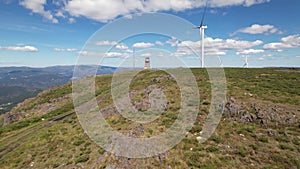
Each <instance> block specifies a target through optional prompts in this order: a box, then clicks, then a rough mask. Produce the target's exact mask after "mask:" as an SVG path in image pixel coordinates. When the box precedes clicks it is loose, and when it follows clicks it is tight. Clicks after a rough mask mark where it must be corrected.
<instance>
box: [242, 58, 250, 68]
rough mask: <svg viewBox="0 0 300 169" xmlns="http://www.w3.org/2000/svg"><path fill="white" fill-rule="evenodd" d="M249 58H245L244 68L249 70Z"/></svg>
mask: <svg viewBox="0 0 300 169" xmlns="http://www.w3.org/2000/svg"><path fill="white" fill-rule="evenodd" d="M248 65H249V64H248V56H247V55H246V56H245V64H244V66H243V68H248Z"/></svg>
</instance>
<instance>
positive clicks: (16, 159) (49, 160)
mask: <svg viewBox="0 0 300 169" xmlns="http://www.w3.org/2000/svg"><path fill="white" fill-rule="evenodd" d="M192 72H193V73H194V75H195V78H196V81H197V84H198V87H199V93H200V97H201V98H200V108H199V112H198V116H197V120H196V122H195V123H194V126H193V128H192V129H191V130H190V131H189V132H187V133H186V136H185V138H184V139H183V140H182V141H181V142H180V143H179V144H177V145H176V146H175V147H173V148H172V149H171V150H169V151H167V152H165V153H161V154H157V155H155V156H153V157H149V158H145V159H131V158H125V157H121V156H116V155H114V154H112V153H110V152H106V151H105V150H104V149H103V148H101V147H100V146H98V145H97V144H96V143H95V142H93V141H92V140H91V139H90V138H89V137H88V134H87V133H86V132H85V131H84V130H83V129H82V126H81V125H80V123H79V121H78V119H77V116H76V113H75V111H74V106H73V100H72V97H71V95H72V94H71V92H72V89H71V84H67V85H64V86H60V87H56V88H52V89H49V90H46V91H43V92H41V93H40V94H38V95H37V96H36V97H35V98H31V99H27V100H25V101H24V102H23V103H20V104H18V105H17V106H16V107H14V108H13V109H12V110H11V111H10V112H9V113H7V114H5V115H2V116H1V117H0V119H1V126H2V127H1V128H0V133H1V139H0V168H253V169H254V168H255V169H256V168H292V169H293V168H295V169H296V168H300V158H299V157H300V107H299V103H300V90H299V89H300V85H299V84H300V83H299V82H300V76H299V75H300V71H299V70H298V69H275V68H274V69H273V68H272V69H225V73H226V78H227V102H226V103H223V104H222V106H223V108H224V109H223V115H222V118H221V121H220V123H219V125H218V127H217V129H216V131H215V132H214V134H213V135H212V136H211V137H210V138H209V139H208V140H207V141H205V142H204V143H201V144H200V143H199V142H198V141H197V137H199V135H200V133H201V131H202V128H203V124H204V122H205V121H206V120H207V119H206V117H207V115H208V113H209V109H210V105H211V93H210V91H211V86H210V85H211V84H210V81H209V77H208V74H207V72H206V71H205V70H204V69H193V70H192ZM111 81H112V75H101V76H97V77H96V86H95V88H96V92H95V93H96V98H97V102H98V106H99V108H100V109H101V112H102V114H103V116H104V117H105V119H106V121H107V123H108V124H109V125H111V127H112V128H113V129H114V130H116V131H118V132H120V133H122V134H124V135H127V136H129V137H132V138H150V137H152V136H156V135H159V134H160V133H162V132H165V131H166V130H167V129H168V128H170V126H171V125H172V124H173V123H174V122H175V120H176V119H177V118H178V113H179V110H180V101H181V93H180V90H179V88H178V85H177V84H176V81H175V79H174V78H173V77H172V76H170V75H168V74H167V73H165V72H163V71H158V70H157V71H154V70H153V71H142V72H140V73H139V74H137V75H136V76H135V77H134V79H133V80H132V82H131V84H130V90H129V91H130V92H129V96H130V99H131V103H132V105H133V106H134V107H135V108H136V109H137V110H139V112H145V111H146V110H148V109H149V108H150V105H151V104H153V103H152V102H151V99H149V98H150V97H149V96H150V95H151V94H153V90H155V88H158V89H159V90H160V91H162V92H163V93H164V96H165V97H166V99H167V102H158V103H156V104H157V107H158V109H160V110H161V111H162V112H163V113H162V114H161V115H160V116H159V117H158V118H157V119H156V120H154V121H152V122H150V123H145V124H140V123H136V122H133V121H130V120H128V119H126V118H124V117H123V116H122V115H121V114H120V113H119V112H118V110H117V108H116V107H115V105H114V104H113V100H112V97H111V90H110V89H111V86H110V84H111ZM139 112H136V113H139Z"/></svg>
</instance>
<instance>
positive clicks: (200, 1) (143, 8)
mask: <svg viewBox="0 0 300 169" xmlns="http://www.w3.org/2000/svg"><path fill="white" fill-rule="evenodd" d="M6 1H7V0H6ZM50 2H51V3H52V4H53V6H55V7H56V8H54V9H53V11H52V13H55V15H56V16H59V17H63V18H64V17H65V16H66V14H68V15H69V16H71V18H73V17H85V18H89V19H92V20H96V21H99V22H108V21H110V20H113V19H115V18H117V17H118V16H131V14H133V13H137V12H138V13H144V12H163V11H176V12H178V11H185V10H188V9H195V8H199V7H203V6H205V4H206V1H205V0H147V1H145V0H113V1H108V0H63V1H58V0H52V1H48V3H50ZM267 2H270V0H226V1H225V0H211V1H209V3H208V5H209V6H210V7H227V6H246V7H249V6H252V5H255V4H261V3H267ZM20 5H22V6H24V7H25V8H27V9H30V10H31V11H32V12H33V13H38V14H40V15H42V16H43V17H44V18H46V19H47V20H50V21H52V22H53V23H58V20H57V19H56V18H54V17H53V15H52V13H51V11H46V10H45V6H46V5H47V1H46V0H21V2H20ZM48 5H51V4H48ZM57 11H60V12H57Z"/></svg>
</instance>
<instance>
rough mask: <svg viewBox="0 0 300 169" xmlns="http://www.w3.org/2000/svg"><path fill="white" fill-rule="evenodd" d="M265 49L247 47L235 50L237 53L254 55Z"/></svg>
mask: <svg viewBox="0 0 300 169" xmlns="http://www.w3.org/2000/svg"><path fill="white" fill-rule="evenodd" d="M264 52H265V51H264V50H262V49H247V50H243V51H239V52H236V54H237V55H255V54H259V53H264Z"/></svg>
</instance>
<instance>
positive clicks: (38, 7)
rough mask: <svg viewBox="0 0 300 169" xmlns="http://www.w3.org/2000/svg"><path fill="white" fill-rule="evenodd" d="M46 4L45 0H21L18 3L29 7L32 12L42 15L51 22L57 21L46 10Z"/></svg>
mask: <svg viewBox="0 0 300 169" xmlns="http://www.w3.org/2000/svg"><path fill="white" fill-rule="evenodd" d="M46 4H47V1H46V0H21V1H20V5H22V6H24V7H25V8H27V9H30V10H31V11H32V12H33V13H37V14H40V15H42V16H43V17H44V18H45V19H47V20H49V21H51V22H52V23H58V20H57V19H56V18H54V17H53V15H52V14H51V12H50V11H46V10H45V8H44V6H45V5H46Z"/></svg>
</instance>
